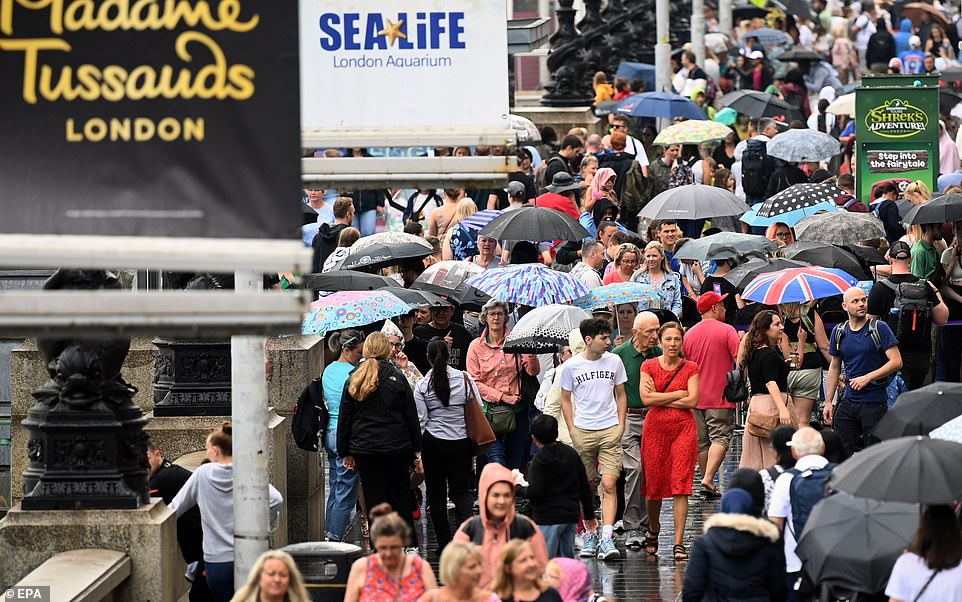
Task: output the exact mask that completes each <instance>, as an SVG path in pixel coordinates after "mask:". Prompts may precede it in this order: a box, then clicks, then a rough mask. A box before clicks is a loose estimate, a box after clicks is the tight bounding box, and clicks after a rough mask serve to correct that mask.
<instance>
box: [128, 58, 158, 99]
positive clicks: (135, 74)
mask: <svg viewBox="0 0 962 602" xmlns="http://www.w3.org/2000/svg"><path fill="white" fill-rule="evenodd" d="M155 83H156V73H155V72H154V69H153V68H152V67H150V66H148V65H140V66H138V67H134V69H133V70H132V71H131V72H130V75H128V76H127V85H126V86H125V89H126V95H127V98H128V99H130V100H142V99H144V98H156V97H157V96H156V90H157V88H156V86H155V85H154V84H155Z"/></svg>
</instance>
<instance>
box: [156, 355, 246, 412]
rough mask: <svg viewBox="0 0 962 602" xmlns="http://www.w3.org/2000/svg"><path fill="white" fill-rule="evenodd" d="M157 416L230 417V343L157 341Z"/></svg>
mask: <svg viewBox="0 0 962 602" xmlns="http://www.w3.org/2000/svg"><path fill="white" fill-rule="evenodd" d="M154 345H156V346H157V360H156V363H155V368H154V394H153V399H154V415H155V416H230V415H231V405H230V400H231V376H230V375H231V371H230V369H231V361H230V340H226V339H225V340H200V341H188V340H183V339H163V338H158V339H154Z"/></svg>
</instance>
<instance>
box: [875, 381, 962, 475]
mask: <svg viewBox="0 0 962 602" xmlns="http://www.w3.org/2000/svg"><path fill="white" fill-rule="evenodd" d="M959 416H962V383H945V382H936V383H932V384H931V385H926V386H924V387H922V388H920V389H916V390H914V391H907V392H905V393H902V394H901V395H899V398H898V399H897V400H896V401H895V407H893V408H892V409H891V410H889V411H888V412H886V413H885V416H883V417H882V420H880V421H879V423H878V424H877V425H875V430H873V431H872V434H873V435H875V436H876V437H878V438H879V439H883V440H884V439H895V438H896V437H907V436H910V435H928V434H929V432H930V431H932V430H934V429H937V428H938V427H940V426H942V425H943V424H945V423H946V422H948V421H949V420H952V419H953V418H958V417H959ZM960 460H962V458H960Z"/></svg>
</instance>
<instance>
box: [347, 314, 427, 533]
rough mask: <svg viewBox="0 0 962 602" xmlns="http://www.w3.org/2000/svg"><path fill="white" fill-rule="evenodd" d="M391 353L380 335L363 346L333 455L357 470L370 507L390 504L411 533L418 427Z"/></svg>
mask: <svg viewBox="0 0 962 602" xmlns="http://www.w3.org/2000/svg"><path fill="white" fill-rule="evenodd" d="M390 354H391V343H390V340H389V339H388V337H387V335H385V334H384V333H383V332H375V333H372V334H371V335H369V336H368V337H367V339H366V340H365V341H364V361H363V362H362V363H361V365H360V366H358V368H357V369H356V370H354V372H353V373H351V377H350V378H349V379H348V381H347V385H346V386H345V387H344V394H343V396H342V397H341V407H340V412H339V416H338V420H337V453H338V455H339V456H341V458H342V461H343V464H344V466H345V467H346V468H348V469H350V470H357V473H358V475H359V476H360V477H361V487H362V488H363V490H364V499H365V501H366V502H367V505H368V507H369V508H373V507H374V506H377V505H378V504H381V503H388V504H390V505H391V507H392V508H394V509H395V510H396V511H397V513H398V514H399V515H401V516H402V517H404V519H405V520H406V521H408V523H409V524H410V525H411V529H412V532H413V530H414V521H413V518H412V511H413V508H412V505H411V483H410V479H409V476H408V469H409V468H410V467H411V465H412V464H413V463H414V461H415V460H420V457H421V425H420V423H419V422H418V413H417V408H416V407H415V405H414V394H413V392H412V391H411V387H410V386H408V383H407V380H406V379H405V378H404V374H402V373H401V371H400V370H399V369H398V368H397V366H395V365H394V364H393V363H392V362H391V361H390V360H389V359H388V357H389V356H390ZM410 545H412V546H413V545H417V544H416V542H411V544H410Z"/></svg>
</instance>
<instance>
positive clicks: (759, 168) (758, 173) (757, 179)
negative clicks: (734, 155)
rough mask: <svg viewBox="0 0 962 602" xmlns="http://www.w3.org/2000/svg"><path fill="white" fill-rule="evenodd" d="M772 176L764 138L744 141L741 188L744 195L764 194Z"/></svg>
mask: <svg viewBox="0 0 962 602" xmlns="http://www.w3.org/2000/svg"><path fill="white" fill-rule="evenodd" d="M771 176H772V164H771V160H770V159H769V158H768V145H767V144H766V143H765V141H764V140H757V139H754V138H753V139H751V140H749V141H748V142H746V143H745V152H743V153H742V189H743V190H744V191H745V196H747V197H750V198H761V197H764V196H765V190H766V189H767V188H768V180H769V179H770V178H771Z"/></svg>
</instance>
